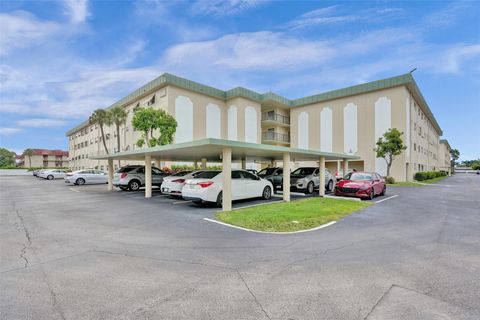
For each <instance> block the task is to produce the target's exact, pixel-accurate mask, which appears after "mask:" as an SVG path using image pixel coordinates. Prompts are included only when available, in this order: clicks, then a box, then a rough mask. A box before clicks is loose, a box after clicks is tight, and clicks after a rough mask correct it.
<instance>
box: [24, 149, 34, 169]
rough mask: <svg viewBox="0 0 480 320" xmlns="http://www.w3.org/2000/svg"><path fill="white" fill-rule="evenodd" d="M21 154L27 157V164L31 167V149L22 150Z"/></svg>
mask: <svg viewBox="0 0 480 320" xmlns="http://www.w3.org/2000/svg"><path fill="white" fill-rule="evenodd" d="M23 155H24V156H27V157H28V166H29V167H32V156H33V149H25V151H23Z"/></svg>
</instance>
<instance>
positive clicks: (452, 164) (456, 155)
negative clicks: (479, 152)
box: [450, 149, 460, 173]
mask: <svg viewBox="0 0 480 320" xmlns="http://www.w3.org/2000/svg"><path fill="white" fill-rule="evenodd" d="M458 158H460V151H458V149H452V150H450V159H451V160H450V167H451V172H452V173H453V172H455V170H454V168H455V165H456V164H457V160H458Z"/></svg>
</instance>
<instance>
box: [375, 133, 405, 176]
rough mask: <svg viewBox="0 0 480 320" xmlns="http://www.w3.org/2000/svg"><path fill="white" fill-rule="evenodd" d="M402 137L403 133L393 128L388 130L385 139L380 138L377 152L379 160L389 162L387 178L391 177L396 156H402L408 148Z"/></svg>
mask: <svg viewBox="0 0 480 320" xmlns="http://www.w3.org/2000/svg"><path fill="white" fill-rule="evenodd" d="M402 135H403V132H400V131H398V129H396V128H392V129H388V131H387V132H385V133H384V134H383V137H380V138H378V141H377V148H375V151H376V152H377V158H383V159H385V161H386V162H387V177H389V176H390V168H391V166H392V162H393V160H394V159H395V156H398V155H400V154H401V153H402V151H403V150H405V149H407V146H405V145H404V144H403V140H402Z"/></svg>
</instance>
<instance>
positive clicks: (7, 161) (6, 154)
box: [0, 148, 15, 167]
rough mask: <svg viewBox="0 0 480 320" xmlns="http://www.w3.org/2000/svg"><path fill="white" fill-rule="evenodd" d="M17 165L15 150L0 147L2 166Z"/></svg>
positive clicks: (0, 165) (0, 162) (0, 163)
mask: <svg viewBox="0 0 480 320" xmlns="http://www.w3.org/2000/svg"><path fill="white" fill-rule="evenodd" d="M13 165H15V152H12V151H10V150H7V149H5V148H0V167H4V166H13Z"/></svg>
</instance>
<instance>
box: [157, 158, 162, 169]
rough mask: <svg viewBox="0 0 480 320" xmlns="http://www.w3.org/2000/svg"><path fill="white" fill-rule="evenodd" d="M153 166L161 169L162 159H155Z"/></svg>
mask: <svg viewBox="0 0 480 320" xmlns="http://www.w3.org/2000/svg"><path fill="white" fill-rule="evenodd" d="M155 167H157V168H158V169H162V161H160V160H158V159H155Z"/></svg>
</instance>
